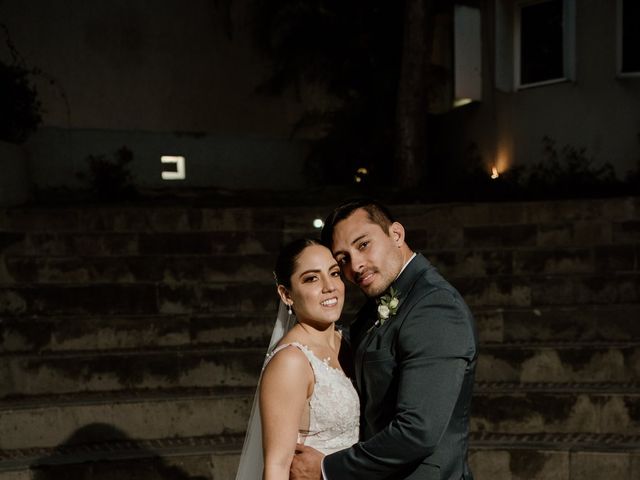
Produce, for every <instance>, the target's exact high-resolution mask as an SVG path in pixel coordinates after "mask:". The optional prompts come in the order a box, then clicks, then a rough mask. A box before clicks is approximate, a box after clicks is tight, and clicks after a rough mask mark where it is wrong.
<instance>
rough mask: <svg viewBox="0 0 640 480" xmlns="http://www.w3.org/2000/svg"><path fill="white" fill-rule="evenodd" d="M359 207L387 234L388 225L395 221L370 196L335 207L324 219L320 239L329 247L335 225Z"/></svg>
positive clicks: (386, 209) (387, 210)
mask: <svg viewBox="0 0 640 480" xmlns="http://www.w3.org/2000/svg"><path fill="white" fill-rule="evenodd" d="M360 208H361V209H363V210H364V211H365V212H367V215H368V216H369V220H371V222H372V223H375V224H376V225H379V226H380V228H381V229H382V231H383V232H384V233H385V234H386V235H388V234H389V226H390V225H391V224H392V223H393V222H395V219H394V217H393V215H392V214H391V212H390V211H389V209H388V208H387V207H385V206H384V205H382V204H381V203H380V202H378V201H377V200H374V199H372V198H358V199H355V200H350V201H348V202H346V203H343V204H342V205H340V206H338V207H336V208H335V209H334V210H333V212H331V213H330V214H329V216H328V217H327V218H326V220H325V221H324V227H322V232H321V233H320V239H321V241H322V243H323V244H324V245H325V246H326V247H328V248H329V249H331V244H332V243H333V230H334V229H335V226H336V225H337V224H338V223H340V222H341V221H342V220H345V219H346V218H348V217H350V216H351V214H352V213H353V212H355V211H356V210H358V209H360Z"/></svg>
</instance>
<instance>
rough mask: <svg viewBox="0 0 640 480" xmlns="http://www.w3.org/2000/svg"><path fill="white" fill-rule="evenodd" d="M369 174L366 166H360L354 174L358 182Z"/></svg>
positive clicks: (355, 180)
mask: <svg viewBox="0 0 640 480" xmlns="http://www.w3.org/2000/svg"><path fill="white" fill-rule="evenodd" d="M367 175H369V170H367V169H366V168H365V167H360V168H358V169H357V170H356V174H355V175H354V176H353V181H354V182H356V183H360V182H361V181H362V180H364V177H366V176H367Z"/></svg>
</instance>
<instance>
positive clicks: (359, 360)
mask: <svg viewBox="0 0 640 480" xmlns="http://www.w3.org/2000/svg"><path fill="white" fill-rule="evenodd" d="M393 287H394V288H395V289H396V290H397V291H398V292H399V300H400V303H399V306H398V310H397V312H396V315H394V316H392V317H390V318H389V319H388V320H387V321H386V322H385V323H384V324H383V325H382V326H378V327H373V328H371V327H372V325H373V324H374V322H375V321H376V318H377V315H376V310H377V307H376V304H375V301H374V300H369V301H368V302H367V304H365V306H364V307H363V308H362V310H360V312H359V313H358V317H357V318H356V320H355V321H354V323H353V325H352V326H351V342H352V346H353V348H354V349H355V380H356V386H357V389H358V393H359V395H360V402H361V420H360V423H361V441H360V442H359V443H357V444H356V445H354V446H353V447H351V448H349V449H346V450H342V451H339V452H337V453H334V454H331V455H328V456H327V457H325V459H324V472H325V474H326V476H327V478H328V479H329V480H341V479H366V480H369V479H371V480H373V479H411V480H414V479H420V480H432V479H438V480H460V479H465V480H466V479H472V478H473V477H472V475H471V472H470V471H469V468H468V466H467V449H468V434H469V416H470V412H469V409H470V404H471V395H472V390H473V379H474V372H475V365H476V359H477V355H478V346H477V345H478V344H477V336H476V331H475V326H474V321H473V317H472V315H471V312H470V311H469V308H468V307H467V305H466V304H465V302H464V300H463V299H462V297H461V296H460V294H459V293H458V292H457V290H456V289H455V288H453V287H452V286H451V285H450V284H449V283H448V282H447V281H446V280H444V279H443V278H442V276H441V275H440V274H439V273H438V272H437V270H436V269H435V267H433V266H432V265H431V264H430V263H429V262H428V261H427V259H426V258H424V257H423V256H422V255H420V254H418V255H417V256H416V257H415V258H414V259H413V260H412V261H411V262H410V263H409V264H408V265H407V267H406V268H405V270H404V271H403V272H402V274H401V275H400V277H399V278H398V279H397V280H396V281H395V282H394V283H393Z"/></svg>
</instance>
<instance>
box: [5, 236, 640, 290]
mask: <svg viewBox="0 0 640 480" xmlns="http://www.w3.org/2000/svg"><path fill="white" fill-rule="evenodd" d="M191 252H192V253H190V254H187V253H186V252H180V251H178V250H177V249H176V250H173V252H171V253H166V254H165V253H154V252H153V251H151V250H150V249H147V250H146V253H145V254H144V255H118V256H90V257H85V256H82V255H81V254H78V253H76V254H75V255H73V256H46V255H45V256H43V255H42V254H40V255H38V256H24V255H10V254H7V255H4V257H0V282H4V283H8V284H9V283H74V282H85V283H109V282H117V283H131V282H179V281H201V282H222V281H233V282H239V281H245V280H247V279H250V280H251V281H264V282H268V281H271V280H272V279H273V274H272V272H273V267H274V263H275V258H276V253H275V252H274V253H255V254H249V253H241V254H227V253H224V254H218V253H211V252H209V253H208V254H197V253H198V252H197V251H194V250H193V249H192V250H191ZM180 253H184V254H180ZM425 254H426V255H427V257H428V258H429V259H430V260H431V261H432V263H433V264H434V265H435V266H436V267H437V268H438V269H439V270H440V271H441V272H442V273H443V275H445V276H446V277H453V278H468V277H471V278H474V277H480V278H485V277H486V276H496V275H500V276H503V275H517V276H525V277H528V276H531V275H572V274H596V273H602V274H607V273H612V272H640V244H638V245H617V246H601V247H597V248H595V249H588V248H582V249H576V248H573V249H562V250H561V249H539V250H511V251H508V250H499V251H495V250H493V251H491V250H460V251H451V250H450V251H440V252H425Z"/></svg>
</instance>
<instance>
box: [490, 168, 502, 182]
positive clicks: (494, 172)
mask: <svg viewBox="0 0 640 480" xmlns="http://www.w3.org/2000/svg"><path fill="white" fill-rule="evenodd" d="M499 176H500V174H499V173H498V169H497V168H496V167H492V168H491V178H492V179H493V180H495V179H496V178H498V177H499Z"/></svg>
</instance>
